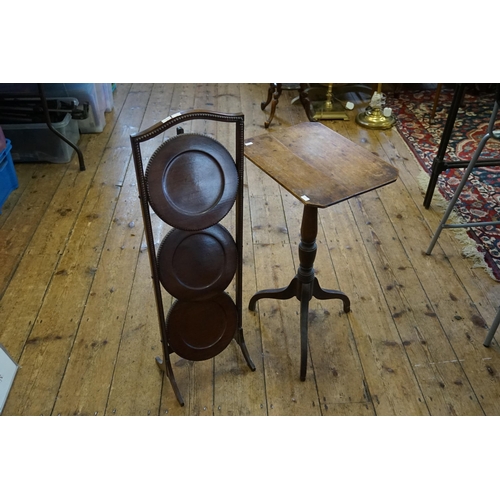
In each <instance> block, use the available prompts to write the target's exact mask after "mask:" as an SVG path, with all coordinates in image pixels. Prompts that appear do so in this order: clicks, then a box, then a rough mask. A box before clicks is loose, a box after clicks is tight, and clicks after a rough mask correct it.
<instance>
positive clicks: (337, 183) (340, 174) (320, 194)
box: [245, 122, 398, 208]
mask: <svg viewBox="0 0 500 500" xmlns="http://www.w3.org/2000/svg"><path fill="white" fill-rule="evenodd" d="M245 156H246V157H247V158H248V159H249V160H250V161H252V162H253V163H255V165H257V166H258V167H259V168H260V169H262V170H263V171H264V172H266V173H267V174H268V175H269V176H271V177H272V178H273V179H274V180H275V181H276V182H278V183H279V184H280V185H281V186H283V187H284V188H285V189H286V190H287V191H289V192H290V193H291V194H293V195H294V196H295V197H296V198H298V199H299V200H300V201H301V202H302V203H304V204H305V205H311V206H315V207H318V208H325V207H329V206H330V205H334V204H336V203H340V202H341V201H345V200H348V199H349V198H352V197H353V196H357V195H359V194H362V193H366V192H368V191H371V190H373V189H377V188H379V187H382V186H385V185H387V184H390V183H391V182H394V181H395V180H396V179H397V178H398V170H397V169H396V168H395V167H393V166H392V165H391V164H389V163H387V162H386V161H384V160H382V159H381V158H380V157H378V156H377V155H375V154H373V153H372V152H370V151H368V150H367V149H365V148H363V147H361V146H358V145H357V144H355V143H354V142H352V141H350V140H349V139H346V138H345V137H343V136H341V135H340V134H338V133H337V132H335V131H333V130H331V129H330V128H328V127H327V126H325V125H323V124H321V123H315V122H305V123H299V124H298V125H294V126H292V127H287V128H285V129H282V130H279V131H277V132H271V133H268V134H263V135H259V136H256V137H252V138H249V139H246V140H245Z"/></svg>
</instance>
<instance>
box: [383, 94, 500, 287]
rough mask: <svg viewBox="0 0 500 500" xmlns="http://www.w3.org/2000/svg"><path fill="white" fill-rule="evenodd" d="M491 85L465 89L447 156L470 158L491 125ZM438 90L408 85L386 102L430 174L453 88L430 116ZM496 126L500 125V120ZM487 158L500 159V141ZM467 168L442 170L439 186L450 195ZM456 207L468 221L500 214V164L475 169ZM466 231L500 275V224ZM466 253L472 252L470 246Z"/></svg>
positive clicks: (488, 149) (498, 217)
mask: <svg viewBox="0 0 500 500" xmlns="http://www.w3.org/2000/svg"><path fill="white" fill-rule="evenodd" d="M487 87H489V86H487ZM492 90H493V89H491V90H490V88H487V89H486V90H482V91H478V90H477V89H475V88H474V87H471V88H470V89H469V88H468V89H467V90H466V94H465V97H464V102H463V106H462V107H461V108H460V110H459V112H458V115H457V120H456V122H455V127H454V129H453V133H452V135H451V139H450V143H449V145H448V151H447V154H446V157H445V161H463V160H470V159H471V157H472V155H473V153H474V151H475V149H476V147H477V144H478V143H479V141H480V140H481V138H482V137H483V136H484V134H485V133H486V130H487V127H488V122H489V120H490V117H491V112H492V109H493V102H494V95H493V91H492ZM434 95H435V91H434V90H421V91H415V90H411V91H410V90H404V91H402V92H400V93H398V94H395V95H387V105H388V106H390V107H391V108H392V109H393V112H394V115H395V116H396V118H397V124H396V126H397V128H398V130H399V132H400V133H401V135H402V137H403V138H404V140H405V141H406V143H407V144H408V146H409V148H410V149H411V151H413V153H414V154H415V156H416V157H417V159H418V161H419V163H420V164H421V165H422V167H423V169H424V170H425V172H427V174H429V175H430V168H431V166H432V161H433V160H434V157H435V156H436V153H437V150H438V148H439V142H440V139H441V135H442V133H443V129H444V125H445V122H446V118H447V116H448V110H449V108H450V104H451V100H452V98H453V90H451V89H443V90H442V91H441V95H440V98H439V104H438V106H437V109H436V114H435V116H434V119H433V120H431V111H432V107H433V103H434ZM496 128H500V120H498V122H497V127H496ZM488 158H496V159H500V142H498V141H495V140H489V141H488V142H487V144H486V147H485V149H484V150H483V153H482V154H481V158H480V159H481V160H484V159H488ZM462 174H463V169H461V168H455V169H453V168H452V169H449V170H447V171H445V172H443V173H442V174H441V175H440V176H439V180H438V185H437V189H436V191H437V190H439V193H440V194H441V195H442V196H443V197H444V199H445V200H450V199H451V198H452V196H453V193H454V191H455V189H456V187H457V186H458V184H459V183H460V180H461V178H462ZM427 177H428V176H427ZM425 187H426V186H425ZM422 200H423V199H422ZM433 203H434V202H433ZM455 211H456V213H457V216H458V218H459V219H460V220H462V221H465V222H476V221H488V220H500V167H482V168H478V169H475V171H474V172H473V173H472V174H471V176H470V177H469V180H468V182H467V185H466V187H465V188H464V190H463V191H462V194H461V196H460V198H459V200H458V201H457V204H456V205H455ZM446 231H449V229H447V230H446ZM463 232H465V230H464V231H463ZM467 235H468V236H469V238H471V239H472V240H473V241H472V247H473V249H474V253H476V254H479V256H482V259H484V262H485V263H486V265H487V268H488V270H489V274H490V276H492V278H493V279H496V280H497V281H500V226H485V227H477V228H469V229H468V230H467ZM469 241H470V240H469ZM476 251H477V252H476ZM464 254H466V255H467V256H470V255H471V253H470V252H469V253H467V252H464Z"/></svg>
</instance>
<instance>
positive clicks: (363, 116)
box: [356, 106, 396, 130]
mask: <svg viewBox="0 0 500 500" xmlns="http://www.w3.org/2000/svg"><path fill="white" fill-rule="evenodd" d="M356 122H357V123H359V125H361V126H363V127H366V128H373V129H378V130H384V129H389V128H391V127H392V126H393V125H394V124H395V123H396V119H395V118H394V116H393V115H392V114H391V116H384V115H383V114H382V111H381V110H380V108H372V107H370V106H368V107H367V108H366V110H365V111H364V112H362V113H359V115H358V116H356Z"/></svg>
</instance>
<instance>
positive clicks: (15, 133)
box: [2, 113, 80, 163]
mask: <svg viewBox="0 0 500 500" xmlns="http://www.w3.org/2000/svg"><path fill="white" fill-rule="evenodd" d="M52 126H53V127H54V128H55V129H56V130H57V131H58V132H60V133H61V134H62V135H64V137H66V138H67V139H69V140H70V141H71V142H72V143H73V144H75V145H77V144H78V140H79V139H80V132H79V131H78V122H77V121H76V120H72V119H71V115H70V114H69V113H67V114H66V115H65V118H64V120H63V121H61V122H53V123H52ZM2 128H3V132H4V134H5V137H7V138H8V139H10V141H11V142H12V144H13V146H12V159H13V160H14V161H15V162H21V163H22V162H27V163H30V162H44V163H68V162H70V161H71V158H72V157H73V154H74V153H75V150H74V149H73V148H72V147H71V146H70V145H69V144H66V143H65V142H64V141H63V140H62V139H61V138H60V137H58V136H57V135H56V134H54V133H53V132H52V131H51V130H50V129H49V127H47V124H46V123H23V124H11V125H2Z"/></svg>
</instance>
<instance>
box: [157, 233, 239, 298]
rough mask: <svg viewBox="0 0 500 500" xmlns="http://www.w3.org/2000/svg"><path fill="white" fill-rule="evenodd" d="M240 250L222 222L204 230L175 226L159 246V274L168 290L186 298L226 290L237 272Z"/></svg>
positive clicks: (205, 296) (205, 295)
mask: <svg viewBox="0 0 500 500" xmlns="http://www.w3.org/2000/svg"><path fill="white" fill-rule="evenodd" d="M237 263H238V251H237V248H236V243H235V242H234V240H233V237H232V236H231V234H230V233H229V231H228V230H227V229H225V228H224V227H223V226H221V225H220V224H216V225H215V226H212V227H209V228H208V229H204V230H202V231H183V230H181V229H173V230H172V231H170V232H169V233H168V234H167V236H165V238H164V239H163V241H162V242H161V245H160V248H159V249H158V274H159V277H160V282H161V284H162V285H163V287H164V288H165V290H167V292H168V293H170V294H171V295H173V296H174V297H176V298H177V299H182V300H200V299H206V298H207V297H208V296H210V294H212V293H217V292H222V291H224V290H225V289H226V288H227V286H228V285H229V283H231V280H232V279H233V277H234V274H235V273H236V268H237Z"/></svg>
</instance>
